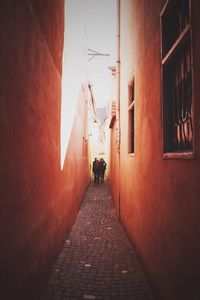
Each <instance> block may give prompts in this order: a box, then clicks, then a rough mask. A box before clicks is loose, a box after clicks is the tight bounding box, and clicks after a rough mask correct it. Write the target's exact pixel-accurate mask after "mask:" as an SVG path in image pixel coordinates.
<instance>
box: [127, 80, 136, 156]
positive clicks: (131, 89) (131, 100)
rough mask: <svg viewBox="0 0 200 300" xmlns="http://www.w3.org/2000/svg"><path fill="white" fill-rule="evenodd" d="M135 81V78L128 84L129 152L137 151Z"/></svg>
mask: <svg viewBox="0 0 200 300" xmlns="http://www.w3.org/2000/svg"><path fill="white" fill-rule="evenodd" d="M134 105H135V83H134V79H132V80H131V83H130V84H129V86H128V153H134V152H135V122H134V119H135V111H134V110H135V108H134Z"/></svg>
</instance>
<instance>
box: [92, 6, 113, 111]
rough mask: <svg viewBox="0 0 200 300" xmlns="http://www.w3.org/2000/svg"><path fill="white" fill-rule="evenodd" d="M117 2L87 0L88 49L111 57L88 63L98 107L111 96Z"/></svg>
mask: <svg viewBox="0 0 200 300" xmlns="http://www.w3.org/2000/svg"><path fill="white" fill-rule="evenodd" d="M115 2H116V0H86V36H87V40H86V41H87V47H88V48H91V49H93V50H96V51H98V52H101V53H106V54H107V53H109V54H110V56H109V57H103V56H100V57H95V58H93V59H92V60H91V61H89V62H88V75H89V79H90V81H91V82H92V83H93V89H94V93H95V98H96V103H97V106H102V105H104V104H105V103H106V102H107V100H108V98H109V96H110V72H111V71H110V70H108V66H113V65H115V60H116V54H115V47H116V13H115Z"/></svg>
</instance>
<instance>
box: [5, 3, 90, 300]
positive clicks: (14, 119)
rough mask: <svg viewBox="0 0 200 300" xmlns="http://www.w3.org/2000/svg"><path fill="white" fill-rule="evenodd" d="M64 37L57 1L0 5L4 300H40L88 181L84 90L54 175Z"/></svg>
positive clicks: (57, 154) (57, 143)
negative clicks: (62, 159) (62, 161)
mask: <svg viewBox="0 0 200 300" xmlns="http://www.w3.org/2000/svg"><path fill="white" fill-rule="evenodd" d="M63 31H64V1H63V0H58V1H53V0H52V1H49V0H48V1H39V0H38V1H28V0H18V1H12V0H3V1H1V3H0V45H1V47H0V70H1V71H0V136H1V144H0V165H1V167H0V238H1V247H0V269H1V275H0V281H1V291H0V293H1V298H2V299H32V298H34V296H35V295H36V299H38V297H37V293H38V291H39V288H40V287H41V284H42V283H43V281H44V279H45V278H46V275H47V273H48V268H49V266H51V263H52V262H53V261H54V259H55V256H56V255H57V254H58V251H59V249H60V246H61V245H62V242H63V239H64V236H65V234H66V233H67V232H68V231H69V229H70V227H71V225H72V223H73V221H74V218H75V215H76V211H77V209H78V207H79V204H80V201H81V198H82V196H83V193H84V191H85V188H86V186H87V184H88V181H89V173H88V162H87V158H83V157H82V152H81V150H79V149H82V147H83V145H82V143H83V136H84V135H85V118H86V113H87V110H86V101H85V100H84V99H83V98H84V92H83V90H81V91H80V103H79V106H78V109H77V114H76V117H75V121H74V122H75V123H74V124H75V125H74V128H73V135H72V137H71V140H70V146H69V148H68V153H67V156H66V160H65V167H64V169H63V171H61V169H60V114H61V112H60V109H61V58H62V50H63V37H64V33H63ZM80 107H81V109H80ZM76 124H78V126H76ZM83 170H84V172H83Z"/></svg>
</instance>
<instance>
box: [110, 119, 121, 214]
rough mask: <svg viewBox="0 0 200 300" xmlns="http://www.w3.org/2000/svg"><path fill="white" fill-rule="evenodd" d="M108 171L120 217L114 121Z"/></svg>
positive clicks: (117, 157)
mask: <svg viewBox="0 0 200 300" xmlns="http://www.w3.org/2000/svg"><path fill="white" fill-rule="evenodd" d="M109 167H110V172H109V181H110V184H111V191H112V196H113V201H114V204H115V209H116V212H117V215H118V217H120V215H119V213H120V201H119V197H120V195H119V153H118V151H117V145H116V121H115V122H114V124H113V127H112V128H111V129H110V166H109Z"/></svg>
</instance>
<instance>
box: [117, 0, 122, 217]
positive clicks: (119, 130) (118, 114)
mask: <svg viewBox="0 0 200 300" xmlns="http://www.w3.org/2000/svg"><path fill="white" fill-rule="evenodd" d="M116 5H117V7H116V11H117V28H116V43H117V45H116V46H117V49H116V50H117V51H116V84H117V87H116V88H117V90H116V135H117V136H116V146H117V152H118V155H119V177H118V179H119V198H118V207H119V211H118V215H119V219H120V185H121V184H120V143H121V128H120V0H116Z"/></svg>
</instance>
